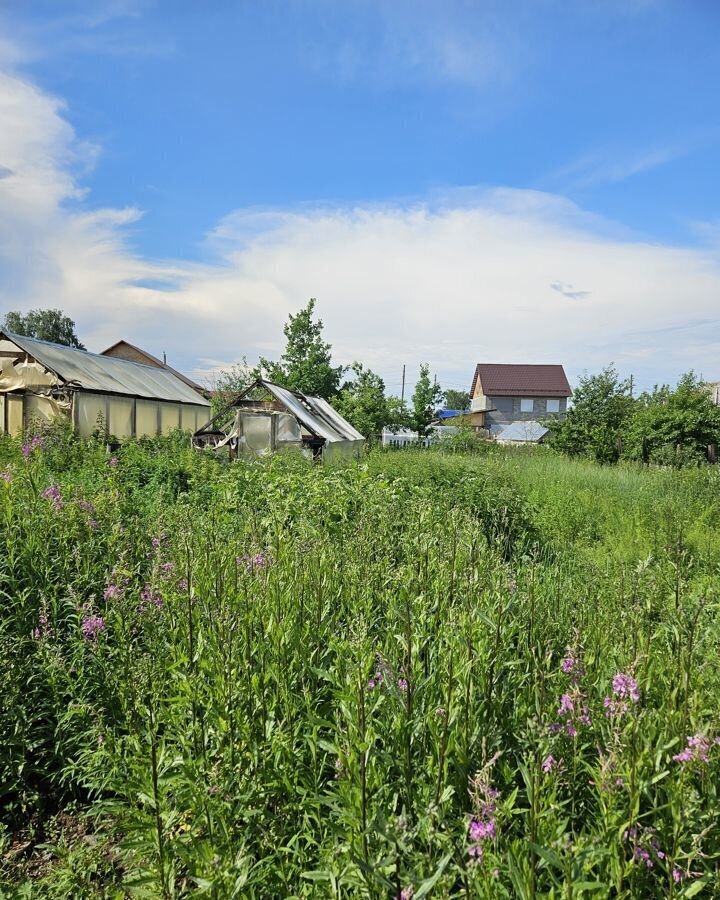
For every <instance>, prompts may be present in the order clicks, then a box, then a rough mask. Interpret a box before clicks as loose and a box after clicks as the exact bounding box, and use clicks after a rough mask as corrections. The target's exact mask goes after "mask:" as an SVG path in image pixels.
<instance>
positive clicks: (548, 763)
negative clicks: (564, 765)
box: [541, 753, 560, 775]
mask: <svg viewBox="0 0 720 900" xmlns="http://www.w3.org/2000/svg"><path fill="white" fill-rule="evenodd" d="M541 768H542V770H543V772H544V773H545V774H546V775H549V774H550V773H551V772H554V771H556V770H557V769H559V768H560V762H559V761H558V760H557V759H555V757H554V756H553V755H552V753H548V755H547V756H546V757H545V759H544V760H543V761H542V766H541Z"/></svg>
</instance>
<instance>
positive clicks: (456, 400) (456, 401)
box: [445, 388, 470, 409]
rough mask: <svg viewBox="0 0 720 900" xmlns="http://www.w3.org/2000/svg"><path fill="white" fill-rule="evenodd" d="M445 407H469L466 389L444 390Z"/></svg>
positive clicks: (468, 396)
mask: <svg viewBox="0 0 720 900" xmlns="http://www.w3.org/2000/svg"><path fill="white" fill-rule="evenodd" d="M445 409H470V394H469V393H468V391H455V390H453V389H452V388H449V389H448V390H447V391H445Z"/></svg>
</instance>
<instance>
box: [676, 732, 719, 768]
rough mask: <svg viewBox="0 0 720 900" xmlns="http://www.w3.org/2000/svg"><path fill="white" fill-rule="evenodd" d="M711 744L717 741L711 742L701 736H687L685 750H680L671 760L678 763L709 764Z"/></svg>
mask: <svg viewBox="0 0 720 900" xmlns="http://www.w3.org/2000/svg"><path fill="white" fill-rule="evenodd" d="M713 743H717V739H716V740H715V741H712V742H711V741H710V739H709V738H707V737H705V735H703V734H695V735H690V734H689V735H688V736H687V743H686V745H685V749H684V750H681V751H680V753H676V754H675V756H673V760H674V761H675V762H679V763H688V762H702V763H706V762H709V761H710V748H711V746H712V744H713Z"/></svg>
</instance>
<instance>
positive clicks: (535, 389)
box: [470, 363, 572, 397]
mask: <svg viewBox="0 0 720 900" xmlns="http://www.w3.org/2000/svg"><path fill="white" fill-rule="evenodd" d="M478 379H479V380H480V384H481V386H482V393H483V394H484V395H485V396H486V397H569V396H570V395H571V394H572V390H571V388H570V384H569V382H568V380H567V377H566V376H565V370H564V369H563V367H562V366H556V365H539V366H537V365H529V364H526V363H521V364H518V365H515V364H510V363H478V364H477V366H476V367H475V376H474V377H473V382H472V387H471V388H470V395H471V396H474V395H475V386H476V384H477V382H478Z"/></svg>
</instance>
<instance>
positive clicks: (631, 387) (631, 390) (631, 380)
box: [630, 374, 633, 397]
mask: <svg viewBox="0 0 720 900" xmlns="http://www.w3.org/2000/svg"><path fill="white" fill-rule="evenodd" d="M632 395H633V377H632V374H631V375H630V396H631V397H632Z"/></svg>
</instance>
